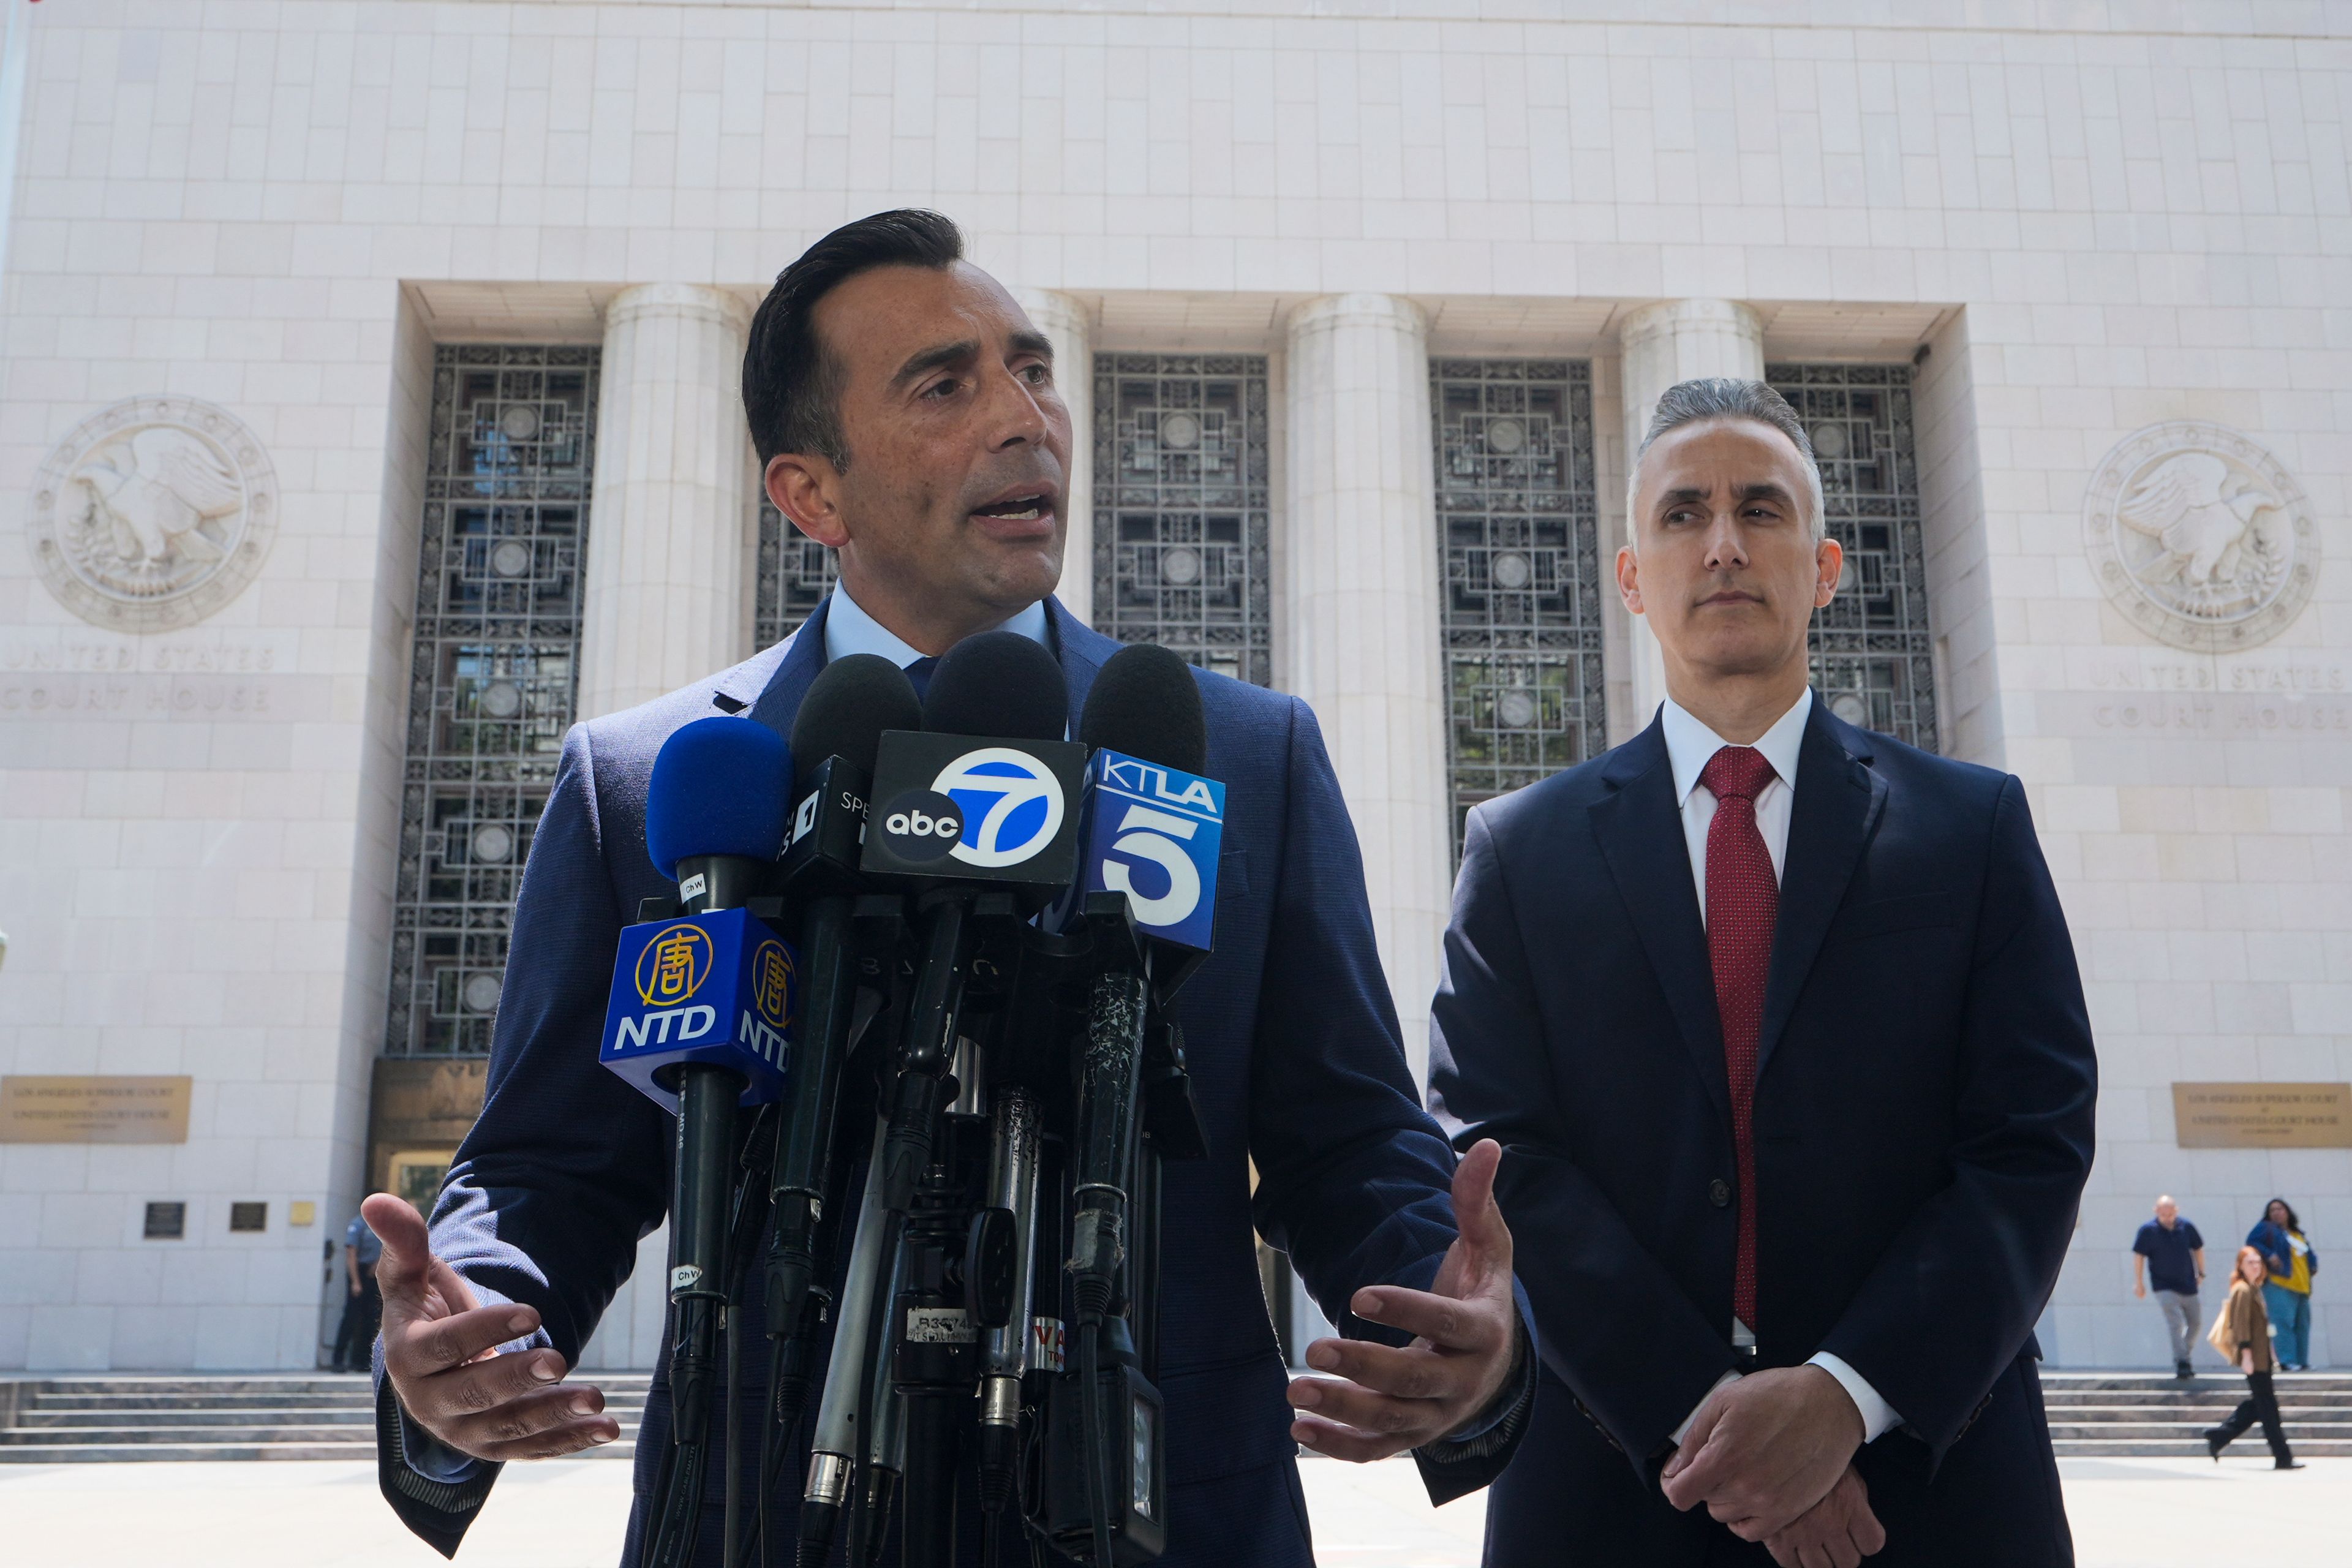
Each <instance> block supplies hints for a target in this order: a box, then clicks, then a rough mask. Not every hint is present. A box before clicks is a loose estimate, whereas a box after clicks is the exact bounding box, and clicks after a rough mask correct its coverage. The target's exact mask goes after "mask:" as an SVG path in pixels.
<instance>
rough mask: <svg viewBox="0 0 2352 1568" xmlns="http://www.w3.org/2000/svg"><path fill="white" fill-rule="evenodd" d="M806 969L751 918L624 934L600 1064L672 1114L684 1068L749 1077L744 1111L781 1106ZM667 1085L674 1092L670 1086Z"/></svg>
mask: <svg viewBox="0 0 2352 1568" xmlns="http://www.w3.org/2000/svg"><path fill="white" fill-rule="evenodd" d="M800 992H801V980H800V962H799V959H798V957H797V955H796V954H794V953H793V950H792V947H791V945H790V944H789V943H787V942H785V941H784V940H783V939H782V937H780V936H778V935H776V934H775V933H774V932H773V931H770V930H769V929H768V927H767V923H766V922H765V921H761V920H760V919H759V918H758V917H757V916H755V915H753V914H751V912H750V911H749V910H740V909H732V910H711V911H709V912H708V913H705V914H698V915H681V916H679V917H678V918H677V919H676V920H667V921H644V922H643V923H641V924H637V925H633V926H629V927H626V928H625V929H624V930H623V931H622V932H621V942H620V948H619V950H618V952H616V954H615V955H614V961H613V988H612V992H611V1000H610V1001H609V1002H608V1003H607V1004H606V1005H605V1012H604V1041H603V1044H602V1046H601V1047H600V1048H599V1049H598V1051H597V1059H598V1060H599V1061H601V1062H603V1063H604V1065H605V1066H606V1067H607V1068H611V1069H612V1070H613V1071H614V1072H616V1073H618V1074H619V1075H620V1076H621V1077H623V1078H624V1079H627V1080H628V1081H629V1082H630V1083H633V1084H635V1086H636V1087H637V1089H639V1090H640V1091H641V1092H643V1093H644V1094H645V1095H646V1096H647V1097H648V1098H649V1099H652V1100H656V1101H658V1102H659V1103H660V1104H661V1105H662V1106H663V1107H664V1108H665V1109H667V1110H669V1111H671V1112H672V1113H675V1112H676V1111H677V1089H676V1088H675V1087H674V1086H675V1083H676V1079H675V1078H674V1076H673V1075H671V1074H670V1073H668V1072H666V1071H664V1070H663V1069H665V1068H671V1067H675V1066H677V1065H679V1064H682V1063H696V1064H700V1065H703V1066H709V1067H723V1068H728V1069H730V1070H731V1071H734V1072H740V1073H741V1074H743V1075H744V1077H745V1079H746V1080H747V1083H746V1087H745V1089H744V1091H743V1097H742V1101H741V1103H743V1104H745V1105H762V1104H765V1103H767V1102H768V1101H770V1100H775V1099H777V1098H779V1097H780V1096H781V1095H782V1092H783V1087H784V1064H785V1061H786V1058H787V1050H788V1047H789V1046H790V1044H791V1042H792V1039H793V1034H794V1028H793V1026H794V1025H795V1024H796V1023H797V1021H798V1016H799V1012H800V1000H801V998H800ZM664 1080H667V1086H666V1084H665V1081H664Z"/></svg>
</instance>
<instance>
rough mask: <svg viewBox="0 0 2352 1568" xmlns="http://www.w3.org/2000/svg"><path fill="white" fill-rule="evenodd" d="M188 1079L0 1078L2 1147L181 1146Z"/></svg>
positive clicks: (185, 1131)
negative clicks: (177, 1144)
mask: <svg viewBox="0 0 2352 1568" xmlns="http://www.w3.org/2000/svg"><path fill="white" fill-rule="evenodd" d="M194 1082H195V1080H194V1079H192V1078H186V1077H164V1078H132V1077H128V1076H116V1077H107V1078H20V1077H16V1076H14V1075H11V1076H10V1077H7V1078H0V1143H184V1142H187V1141H188V1094H189V1091H190V1089H191V1086H192V1085H194Z"/></svg>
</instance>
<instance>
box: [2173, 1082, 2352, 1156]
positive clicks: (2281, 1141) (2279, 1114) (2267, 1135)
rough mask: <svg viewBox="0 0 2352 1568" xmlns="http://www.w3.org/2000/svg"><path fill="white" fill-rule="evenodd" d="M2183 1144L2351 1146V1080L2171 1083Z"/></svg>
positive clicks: (2190, 1146)
mask: <svg viewBox="0 0 2352 1568" xmlns="http://www.w3.org/2000/svg"><path fill="white" fill-rule="evenodd" d="M2172 1120H2173V1125H2174V1133H2175V1139H2176V1142H2179V1146H2180V1147H2181V1148H2183V1149H2352V1083H2176V1084H2174V1085H2173V1086H2172Z"/></svg>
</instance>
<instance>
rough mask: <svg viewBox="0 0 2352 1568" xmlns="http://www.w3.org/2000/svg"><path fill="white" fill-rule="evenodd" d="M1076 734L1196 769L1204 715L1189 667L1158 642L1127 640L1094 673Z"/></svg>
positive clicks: (1204, 759)
mask: <svg viewBox="0 0 2352 1568" xmlns="http://www.w3.org/2000/svg"><path fill="white" fill-rule="evenodd" d="M1078 739H1079V740H1081V741H1084V742H1086V743H1087V745H1088V746H1090V747H1097V748H1100V747H1104V746H1108V747H1109V748H1110V749H1111V750H1112V751H1114V752H1126V753H1127V754H1128V755H1129V756H1130V757H1140V758H1141V759H1143V761H1145V762H1147V763H1159V764H1160V766H1161V767H1163V768H1174V769H1176V770H1177V771H1178V772H1180V773H1199V772H1200V771H1201V770H1202V768H1204V767H1206V766H1208V763H1209V720H1208V715H1207V714H1206V713H1204V712H1203V711H1202V708H1201V689H1200V687H1198V686H1197V685H1195V684H1194V683H1193V680H1192V666H1191V665H1189V664H1186V663H1185V662H1184V660H1183V658H1181V656H1180V655H1178V654H1175V653H1172V652H1171V651H1170V650H1169V649H1167V648H1164V647H1160V645H1159V644H1157V643H1129V645H1128V646H1127V647H1123V648H1121V649H1119V650H1118V652H1117V653H1115V654H1113V655H1111V656H1110V658H1108V659H1107V660H1105V661H1104V663H1103V667H1102V673H1101V674H1099V675H1097V676H1096V677H1095V683H1094V687H1093V689H1091V690H1089V691H1088V692H1087V710H1086V712H1085V714H1084V715H1083V716H1082V717H1080V719H1079V720H1078Z"/></svg>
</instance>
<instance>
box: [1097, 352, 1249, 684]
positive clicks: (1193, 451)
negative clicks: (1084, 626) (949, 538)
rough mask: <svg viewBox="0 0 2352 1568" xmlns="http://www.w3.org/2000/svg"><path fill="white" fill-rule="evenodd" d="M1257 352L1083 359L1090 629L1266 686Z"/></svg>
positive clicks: (1116, 356) (1102, 354)
mask: <svg viewBox="0 0 2352 1568" xmlns="http://www.w3.org/2000/svg"><path fill="white" fill-rule="evenodd" d="M1269 470H1270V464H1269V462H1268V460H1267V457H1266V374H1265V356H1264V355H1262V354H1129V353H1101V354H1097V355H1096V356H1095V559H1094V574H1095V628H1096V629H1097V631H1100V632H1102V633H1104V634H1106V635H1107V636H1109V637H1117V638H1118V640H1119V641H1121V642H1154V643H1160V644H1161V645H1163V646H1165V647H1171V648H1174V649H1175V650H1176V651H1177V652H1178V653H1181V654H1182V655H1183V656H1184V657H1185V658H1187V659H1190V660H1191V661H1192V663H1194V664H1197V665H1201V666H1203V667H1204V668H1209V669H1213V670H1217V671H1219V672H1221V673H1223V674H1225V675H1230V676H1232V677H1234V679H1237V680H1248V681H1255V683H1256V684H1258V685H1260V686H1265V685H1269V684H1271V683H1272V681H1273V679H1274V610H1273V594H1272V585H1271V575H1270V573H1269V563H1270V562H1271V560H1272V556H1273V551H1272V548H1271V546H1270V544H1269V542H1268V526H1267V513H1268V503H1267V494H1268V491H1269V489H1270V488H1271V486H1270V481H1269V478H1268V476H1269Z"/></svg>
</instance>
